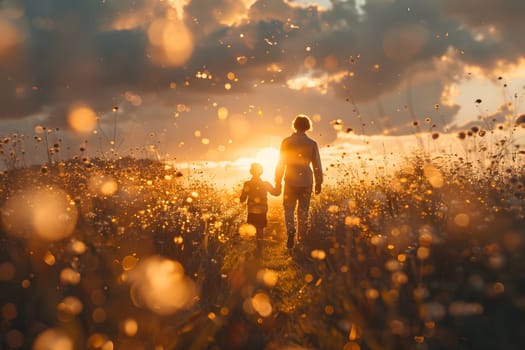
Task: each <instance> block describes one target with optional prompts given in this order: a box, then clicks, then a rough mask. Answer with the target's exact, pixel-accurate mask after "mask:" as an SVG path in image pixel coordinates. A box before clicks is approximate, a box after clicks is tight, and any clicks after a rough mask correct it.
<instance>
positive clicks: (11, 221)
mask: <svg viewBox="0 0 525 350" xmlns="http://www.w3.org/2000/svg"><path fill="white" fill-rule="evenodd" d="M77 218H78V210H77V208H76V206H75V203H74V202H73V201H72V200H71V198H70V197H69V195H68V194H67V193H66V192H64V191H63V190H61V189H59V188H53V187H46V188H28V189H26V190H25V191H22V192H20V193H18V194H17V195H16V196H13V197H11V198H9V199H8V200H7V201H6V203H5V204H4V207H3V208H2V223H3V225H4V229H5V230H6V231H7V232H8V233H9V234H11V235H14V236H18V237H22V238H28V239H31V238H34V237H35V236H36V237H37V238H40V239H43V240H47V241H56V240H60V239H62V238H65V237H67V236H69V235H70V234H71V233H72V232H73V230H74V228H75V226H76V223H77Z"/></svg>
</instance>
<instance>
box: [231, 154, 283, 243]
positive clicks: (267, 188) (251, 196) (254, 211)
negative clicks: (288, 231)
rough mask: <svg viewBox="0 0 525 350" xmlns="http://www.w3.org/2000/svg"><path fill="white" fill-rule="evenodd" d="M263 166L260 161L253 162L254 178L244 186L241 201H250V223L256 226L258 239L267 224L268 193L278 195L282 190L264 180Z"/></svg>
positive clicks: (251, 168)
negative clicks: (262, 177)
mask: <svg viewBox="0 0 525 350" xmlns="http://www.w3.org/2000/svg"><path fill="white" fill-rule="evenodd" d="M262 173H263V167H262V165H261V164H259V163H252V164H251V166H250V174H251V175H252V178H251V179H250V180H249V181H246V182H245V183H244V185H243V187H242V193H241V196H240V201H241V203H244V202H245V201H247V202H248V203H247V204H248V219H247V222H248V224H251V225H253V226H255V229H256V237H257V239H262V238H263V234H264V228H265V227H266V224H267V218H266V214H267V213H268V193H270V194H271V195H274V196H278V195H279V194H280V193H281V191H280V190H278V189H276V188H274V187H273V186H272V184H270V183H269V182H268V181H263V180H262V179H261V175H262Z"/></svg>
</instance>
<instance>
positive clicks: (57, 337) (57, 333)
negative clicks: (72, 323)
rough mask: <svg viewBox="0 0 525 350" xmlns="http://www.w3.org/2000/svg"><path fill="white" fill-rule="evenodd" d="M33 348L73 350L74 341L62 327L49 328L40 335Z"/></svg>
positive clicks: (34, 349)
mask: <svg viewBox="0 0 525 350" xmlns="http://www.w3.org/2000/svg"><path fill="white" fill-rule="evenodd" d="M33 350H73V341H72V340H71V338H70V337H69V336H68V335H67V334H66V333H65V332H64V331H62V330H60V329H48V330H45V331H43V332H42V333H40V334H39V335H38V337H37V338H36V340H35V342H34V344H33Z"/></svg>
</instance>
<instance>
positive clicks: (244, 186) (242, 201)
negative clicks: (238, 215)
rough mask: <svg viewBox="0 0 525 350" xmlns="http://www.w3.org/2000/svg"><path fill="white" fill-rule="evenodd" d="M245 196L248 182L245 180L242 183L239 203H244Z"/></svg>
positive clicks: (246, 195)
mask: <svg viewBox="0 0 525 350" xmlns="http://www.w3.org/2000/svg"><path fill="white" fill-rule="evenodd" d="M247 198H248V184H247V183H246V182H245V183H244V185H243V186H242V192H241V196H240V197H239V200H240V201H241V203H244V202H245V201H246V199H247Z"/></svg>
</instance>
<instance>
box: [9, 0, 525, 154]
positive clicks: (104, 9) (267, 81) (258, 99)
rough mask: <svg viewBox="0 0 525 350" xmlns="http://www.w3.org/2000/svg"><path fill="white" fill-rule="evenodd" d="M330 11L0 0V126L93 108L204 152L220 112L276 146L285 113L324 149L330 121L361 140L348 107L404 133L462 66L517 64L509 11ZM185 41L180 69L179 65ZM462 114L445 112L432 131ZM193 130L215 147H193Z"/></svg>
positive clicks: (338, 7) (518, 48) (58, 119)
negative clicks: (311, 118)
mask: <svg viewBox="0 0 525 350" xmlns="http://www.w3.org/2000/svg"><path fill="white" fill-rule="evenodd" d="M331 3H332V6H331V7H327V8H324V9H323V8H321V7H318V6H315V5H310V6H297V4H296V3H294V2H290V1H285V0H258V1H255V0H243V1H239V0H191V1H190V0H188V1H182V2H174V1H162V2H161V1H156V0H138V1H134V2H133V5H131V3H130V2H128V1H106V2H98V1H84V0H39V1H35V0H24V1H5V2H3V3H2V5H0V6H1V7H0V30H2V32H3V33H8V34H7V35H3V36H2V38H0V63H1V65H0V73H1V76H2V79H1V80H0V120H4V121H9V123H11V122H12V121H13V120H17V119H20V120H22V119H23V118H27V117H30V116H35V115H38V116H39V118H40V119H39V122H42V123H48V124H50V125H52V126H55V125H56V126H60V127H64V126H66V114H67V111H68V109H69V108H70V106H71V105H74V104H77V103H84V104H86V105H89V106H90V108H92V109H93V110H94V111H95V112H96V113H97V114H98V115H99V116H100V117H101V120H102V121H104V120H105V119H106V116H107V115H111V108H112V107H113V106H119V107H120V108H121V113H122V115H121V118H122V123H129V124H130V125H131V124H135V125H147V127H148V128H150V129H155V130H162V129H163V128H166V127H163V123H167V124H168V125H173V124H174V123H175V124H177V128H178V130H179V131H178V132H180V134H181V135H180V137H179V138H180V139H181V140H182V139H184V140H186V141H184V142H186V143H185V144H186V146H187V147H192V148H194V149H195V150H198V151H195V153H202V152H204V151H206V150H209V149H216V148H217V147H219V146H221V145H226V146H225V147H226V148H227V147H228V140H229V139H230V138H232V137H233V136H232V134H231V130H230V128H221V127H220V126H221V125H222V124H225V123H222V124H221V122H220V121H218V120H217V108H218V107H221V106H223V107H225V108H227V109H228V110H229V111H230V115H232V116H233V115H235V116H240V117H242V118H245V119H246V120H248V122H247V123H248V125H249V126H250V127H258V129H259V130H260V132H261V133H264V134H266V135H269V134H275V133H276V130H275V125H276V124H275V123H276V120H281V121H282V120H284V122H282V123H283V124H279V126H278V127H279V128H280V133H286V132H287V130H288V129H287V128H288V127H287V125H286V124H287V120H288V119H291V118H292V117H293V115H294V114H295V113H299V112H303V113H307V114H310V115H314V114H319V115H320V116H321V117H322V119H321V120H322V121H321V122H319V123H318V125H317V128H316V130H317V132H318V134H319V137H320V138H321V139H322V140H323V142H326V143H328V142H330V141H331V140H333V138H335V134H334V130H333V128H332V126H331V124H330V121H331V120H334V119H338V118H342V119H343V120H344V121H345V125H348V127H352V128H354V129H355V130H356V131H359V130H360V129H361V128H360V125H359V124H360V123H361V121H359V120H358V119H356V118H357V112H356V110H355V109H356V108H355V107H356V106H357V107H358V109H359V112H361V116H359V117H360V118H362V119H363V121H364V123H366V124H367V131H368V132H372V133H385V132H387V133H390V134H403V133H410V132H411V131H410V122H411V121H412V120H413V119H417V118H421V119H422V118H424V116H426V115H431V114H436V113H437V112H436V110H435V109H434V106H435V104H438V103H440V99H441V97H442V94H443V91H444V90H445V89H446V86H447V84H449V83H450V82H455V81H457V80H458V79H461V78H462V76H463V75H464V72H463V69H464V65H465V64H469V65H480V66H482V67H483V68H484V69H485V72H486V73H489V72H491V70H492V69H493V68H494V67H496V66H498V65H500V64H501V61H502V60H507V61H508V62H517V60H518V58H519V57H523V52H524V49H525V47H524V46H525V44H524V41H523V40H522V38H521V37H520V35H521V30H519V29H520V24H521V17H520V14H521V13H523V12H524V10H525V4H522V3H521V2H519V1H511V0H505V1H496V0H490V1H484V2H483V4H482V5H480V4H479V2H477V1H470V0H468V1H461V2H458V1H453V0H425V1H421V0H399V1H390V0H368V1H367V2H366V3H365V4H364V5H363V6H361V7H360V9H359V10H358V9H357V7H356V2H355V1H335V0H334V1H331ZM360 3H361V2H360ZM176 4H179V6H176ZM180 28H182V29H180ZM179 29H180V30H179ZM185 33H186V34H187V36H185V38H186V39H187V40H189V41H190V43H189V44H191V45H189V46H188V49H187V51H186V54H187V57H184V59H183V60H181V61H180V62H179V61H177V62H175V61H173V57H178V58H180V57H181V55H182V54H181V51H180V50H181V47H180V46H177V45H179V44H177V43H180V42H181V38H182V37H183V35H186V34H185ZM446 58H448V61H447V60H446ZM214 103H217V106H218V107H217V106H214ZM352 103H354V104H355V106H353V105H352ZM250 105H253V106H256V108H255V109H253V110H252V109H250V108H249V106H250ZM179 106H187V107H188V108H189V109H188V110H189V111H186V110H185V111H183V112H180V111H178V108H179ZM259 109H260V110H262V111H263V113H262V115H259V116H257V117H255V116H253V118H252V114H253V113H255V112H254V111H258V110H259ZM458 109H459V107H458V106H456V105H451V106H447V105H442V106H441V108H440V109H439V113H440V115H441V116H440V117H439V118H441V119H443V122H442V124H450V123H451V122H452V121H453V117H454V115H455V113H457V111H458ZM177 113H178V114H179V116H178V117H177V118H175V117H174V116H175V115H176V114H177ZM255 114H256V113H255ZM190 116H191V117H190ZM43 118H47V120H44V119H43ZM254 118H259V119H254ZM254 120H256V122H254ZM196 124H197V125H200V126H199V127H198V128H199V129H202V130H201V132H203V133H204V132H205V131H206V128H208V129H207V130H208V131H207V136H206V137H207V138H209V139H210V140H212V141H211V142H209V143H208V144H206V143H203V142H202V138H203V137H200V138H199V137H195V136H193V131H194V130H193V129H196V127H195V125H196ZM126 125H127V124H126ZM144 128H145V127H143V129H144ZM182 130H184V132H183V131H182ZM184 133H186V134H189V135H191V136H188V135H182V134H184ZM261 137H263V136H261ZM263 138H264V137H263ZM170 142H171V141H170ZM180 142H182V141H179V142H177V145H178V144H179V143H180ZM171 143H174V142H171ZM190 145H191V146H190Z"/></svg>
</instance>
